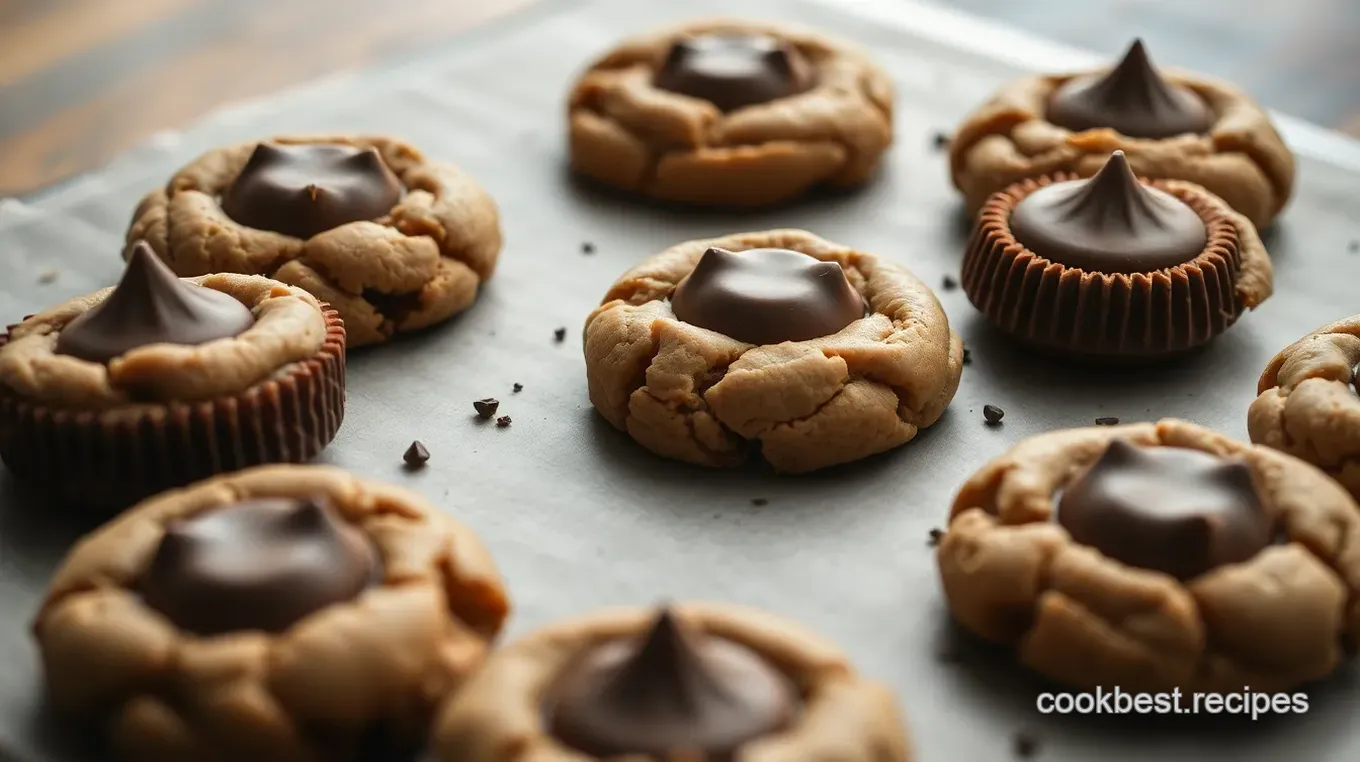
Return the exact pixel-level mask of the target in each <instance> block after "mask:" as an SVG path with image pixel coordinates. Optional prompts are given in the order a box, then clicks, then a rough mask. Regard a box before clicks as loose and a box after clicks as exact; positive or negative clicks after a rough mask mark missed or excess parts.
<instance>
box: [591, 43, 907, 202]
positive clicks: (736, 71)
mask: <svg viewBox="0 0 1360 762" xmlns="http://www.w3.org/2000/svg"><path fill="white" fill-rule="evenodd" d="M568 120H569V123H570V140H571V162H572V166H573V167H574V168H575V169H576V171H578V172H580V173H581V174H583V175H585V176H587V177H590V178H592V179H594V180H596V181H598V182H600V183H603V184H605V185H609V186H612V187H615V188H619V189H622V190H625V191H631V192H634V193H638V194H642V195H646V196H651V197H654V198H658V199H663V200H666V201H673V202H679V203H685V204H696V205H704V206H727V207H751V206H761V205H767V204H774V203H779V202H783V201H787V200H789V199H792V198H794V197H796V196H799V195H801V194H803V193H804V192H806V191H808V190H810V189H812V188H814V187H816V186H819V185H824V186H829V187H834V188H845V187H850V186H855V185H859V184H862V183H864V182H865V181H866V180H867V179H868V178H869V177H870V175H871V174H872V173H873V171H874V169H875V168H876V167H877V166H878V163H879V159H880V158H881V157H882V155H883V153H884V151H886V150H887V149H888V146H889V145H890V144H891V143H892V86H891V83H890V81H889V79H888V76H887V75H886V74H885V73H884V72H883V71H882V70H881V69H879V68H878V67H877V66H875V65H874V64H873V63H871V62H870V61H869V60H868V59H866V58H865V57H864V56H863V55H862V54H861V53H859V52H858V51H857V50H855V49H854V48H852V47H850V46H848V45H847V44H845V43H843V42H840V41H837V40H833V39H830V38H827V37H824V36H822V35H820V34H817V33H814V32H810V31H807V30H802V29H794V28H790V27H784V26H776V25H771V24H763V23H755V22H745V21H734V20H711V21H703V22H698V23H690V24H685V25H683V26H679V27H676V28H673V29H666V30H663V31H659V32H654V33H651V34H646V35H641V36H637V37H633V38H630V39H627V40H625V41H623V43H621V44H620V45H619V46H618V47H617V48H615V49H614V50H613V51H612V52H611V53H609V54H607V55H606V56H604V57H603V58H602V59H600V60H599V61H596V62H595V63H594V64H593V65H591V67H590V68H589V69H588V70H587V71H586V72H585V74H584V75H582V77H581V79H580V80H579V81H578V82H577V83H576V85H575V87H573V88H572V91H571V96H570V99H569V104H568Z"/></svg>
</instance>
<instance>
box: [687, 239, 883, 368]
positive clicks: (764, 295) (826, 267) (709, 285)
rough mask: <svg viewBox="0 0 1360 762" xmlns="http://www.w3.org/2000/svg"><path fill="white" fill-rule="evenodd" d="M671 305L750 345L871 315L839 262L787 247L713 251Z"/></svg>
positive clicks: (836, 327) (798, 337)
mask: <svg viewBox="0 0 1360 762" xmlns="http://www.w3.org/2000/svg"><path fill="white" fill-rule="evenodd" d="M671 308H672V309H673V310H674V311H675V316H676V317H678V318H680V319H681V320H683V321H685V322H686V323H690V324H691V325H697V326H699V327H701V328H707V329H709V330H710V331H717V332H718V333H722V334H725V335H727V336H731V337H732V338H734V339H736V340H738V341H744V342H746V343H748V344H779V343H782V342H785V341H806V340H808V339H815V338H817V337H819V336H829V335H831V334H833V333H836V332H837V331H840V330H841V329H842V328H845V327H846V326H847V325H850V324H851V323H853V322H855V321H856V320H859V319H860V318H862V317H864V299H863V297H861V296H860V294H859V292H858V291H856V290H855V287H854V286H852V285H850V281H849V280H848V279H846V277H845V271H844V270H842V269H841V266H840V264H839V263H837V262H822V261H819V260H818V259H817V258H816V257H810V256H808V255H807V254H803V253H802V252H797V251H790V250H788V249H747V250H745V251H741V252H731V251H727V250H726V249H719V248H716V247H714V248H711V249H709V250H708V251H706V252H704V255H703V257H701V258H700V259H699V263H698V264H697V265H695V267H694V270H693V271H692V272H691V273H690V274H689V275H687V276H685V278H684V279H683V280H681V281H680V283H678V284H677V285H676V287H675V291H674V292H673V293H672V294H671Z"/></svg>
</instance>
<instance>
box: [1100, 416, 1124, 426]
mask: <svg viewBox="0 0 1360 762" xmlns="http://www.w3.org/2000/svg"><path fill="white" fill-rule="evenodd" d="M1096 425H1097V426H1118V425H1119V419H1118V418H1114V417H1110V418H1097V419H1096Z"/></svg>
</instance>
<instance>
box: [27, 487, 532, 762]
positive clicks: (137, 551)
mask: <svg viewBox="0 0 1360 762" xmlns="http://www.w3.org/2000/svg"><path fill="white" fill-rule="evenodd" d="M508 610H509V604H508V602H507V600H506V595H505V591H504V589H503V587H502V584H501V580H500V577H499V574H498V573H497V571H496V568H495V566H494V564H493V562H492V560H491V557H490V556H489V555H488V554H487V551H486V549H485V548H484V547H482V544H481V542H480V541H479V540H478V539H477V537H476V536H475V535H474V534H473V533H472V531H471V530H470V529H468V528H467V527H465V526H463V525H462V524H460V523H458V522H457V521H454V520H453V519H451V518H448V517H446V516H445V515H443V514H442V513H440V512H439V511H438V510H437V509H436V508H434V507H433V506H431V505H430V504H429V503H427V502H426V501H425V500H424V499H422V498H421V497H419V496H417V495H415V494H414V493H411V492H408V491H405V490H402V489H398V488H396V487H390V486H387V485H383V484H377V483H373V482H366V481H361V480H359V479H356V478H354V477H353V476H350V475H349V474H347V473H345V472H344V471H341V470H339V469H335V468H330V467H322V466H267V467H262V468H256V469H251V470H247V471H242V472H238V473H235V474H231V475H228V476H222V477H218V478H215V479H211V480H209V481H205V482H200V483H198V484H195V485H193V486H192V487H189V488H187V489H184V490H177V491H173V492H168V493H165V494H163V495H159V496H157V497H155V498H153V499H151V500H148V501H146V502H144V503H141V504H140V505H138V506H137V507H135V508H133V509H132V510H130V511H128V512H127V513H125V514H123V515H122V516H120V517H118V518H117V519H116V520H114V521H113V522H111V523H110V524H108V525H106V526H104V527H102V528H100V529H99V530H97V531H95V532H94V533H92V534H90V535H89V536H87V537H85V538H84V539H82V540H81V541H80V542H79V543H78V544H77V545H76V546H75V547H74V548H73V549H72V550H71V552H70V554H69V555H68V556H67V558H66V560H65V562H64V563H63V564H62V566H61V568H60V569H59V570H58V571H57V573H56V575H55V577H54V578H53V580H52V583H51V586H50V589H49V591H48V593H47V597H46V599H45V600H44V602H43V604H42V608H41V610H40V611H39V612H38V614H37V617H36V620H35V622H34V624H33V632H34V636H35V638H36V639H37V643H38V646H39V649H40V650H41V653H42V660H43V666H44V671H45V675H46V681H47V688H48V695H49V697H50V700H51V701H52V702H53V703H54V705H55V706H56V707H57V708H58V709H60V710H62V711H65V712H69V713H73V714H75V715H79V716H83V717H94V718H97V719H100V720H101V721H102V722H103V726H104V728H105V730H106V731H107V734H108V737H109V739H110V741H111V743H112V746H113V748H114V750H115V752H116V753H117V754H118V755H119V757H120V758H122V759H128V760H158V761H159V762H180V761H181V760H182V761H183V762H238V761H239V760H243V759H251V760H261V762H332V761H333V760H346V759H351V758H353V756H354V754H355V752H356V751H357V749H358V747H359V745H360V743H359V742H360V740H361V739H363V738H364V737H365V736H366V735H367V734H371V733H374V732H378V731H381V732H385V733H390V734H393V736H394V737H402V738H407V737H409V738H414V739H419V738H420V737H422V736H423V735H424V733H425V732H426V731H427V728H428V724H429V720H430V717H431V713H432V712H433V710H434V708H435V707H436V705H437V703H438V702H440V701H442V700H443V698H444V696H445V695H446V694H447V693H449V692H450V691H451V690H453V689H455V688H456V687H457V686H458V685H459V684H460V683H461V682H462V681H463V679H464V678H465V677H466V676H467V675H468V674H469V673H470V672H471V671H472V670H473V669H475V668H476V667H477V666H478V665H479V664H480V663H481V661H482V659H483V656H484V655H485V654H486V652H487V650H488V648H489V644H490V642H491V641H492V640H493V639H494V638H495V636H496V634H497V633H498V632H499V630H500V628H501V625H502V623H503V622H504V620H505V617H506V614H507V612H508Z"/></svg>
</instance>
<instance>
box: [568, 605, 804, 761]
mask: <svg viewBox="0 0 1360 762" xmlns="http://www.w3.org/2000/svg"><path fill="white" fill-rule="evenodd" d="M551 694H552V696H553V697H554V698H555V704H554V705H553V706H551V707H550V715H551V725H552V732H553V734H554V735H555V736H556V737H557V738H558V739H559V740H561V741H562V742H563V743H565V744H566V745H568V746H571V747H572V748H575V749H577V750H579V751H582V752H584V753H586V754H590V755H593V756H597V757H610V756H616V755H620V754H651V755H655V756H658V757H661V758H669V757H671V755H673V754H682V753H695V754H706V755H711V756H725V755H728V754H730V753H732V752H733V751H734V750H736V749H737V748H738V747H740V746H741V745H742V744H744V743H746V742H747V741H750V740H752V739H754V738H758V737H760V736H763V735H767V734H769V733H772V732H775V731H777V730H779V729H781V728H782V727H784V726H785V725H786V724H787V723H788V721H789V720H790V719H791V718H792V716H793V712H794V703H795V700H796V697H795V695H794V693H793V689H792V686H791V685H790V684H789V682H788V681H787V680H786V679H785V678H784V677H783V675H781V674H780V673H779V672H777V671H775V670H774V669H772V668H771V667H770V666H769V665H768V664H767V663H766V662H765V661H764V660H763V659H762V658H760V656H758V655H757V654H756V653H755V652H753V651H751V650H750V649H748V648H746V647H745V646H741V645H738V644H737V643H734V642H732V641H729V640H725V639H721V638H717V637H712V636H701V635H699V634H697V633H694V632H691V631H689V630H688V628H686V627H685V626H684V625H683V624H682V623H681V622H680V621H678V620H677V619H676V618H675V617H674V616H673V615H672V614H671V613H670V612H669V611H668V610H664V609H663V610H662V611H661V612H660V614H659V615H658V616H657V618H656V621H655V622H654V623H653V625H652V627H651V629H650V630H649V631H648V632H647V633H646V634H644V635H643V636H642V637H641V638H640V639H627V640H621V641H613V642H610V643H606V644H605V645H602V646H599V647H597V648H596V649H594V650H593V651H590V652H588V653H587V654H586V655H585V656H584V657H583V658H582V659H581V661H580V663H578V664H577V665H576V666H575V667H574V668H573V669H571V670H569V671H568V672H567V674H566V675H565V676H564V678H563V679H562V680H561V681H560V682H559V684H558V685H557V686H556V688H555V690H554V691H552V692H551Z"/></svg>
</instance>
